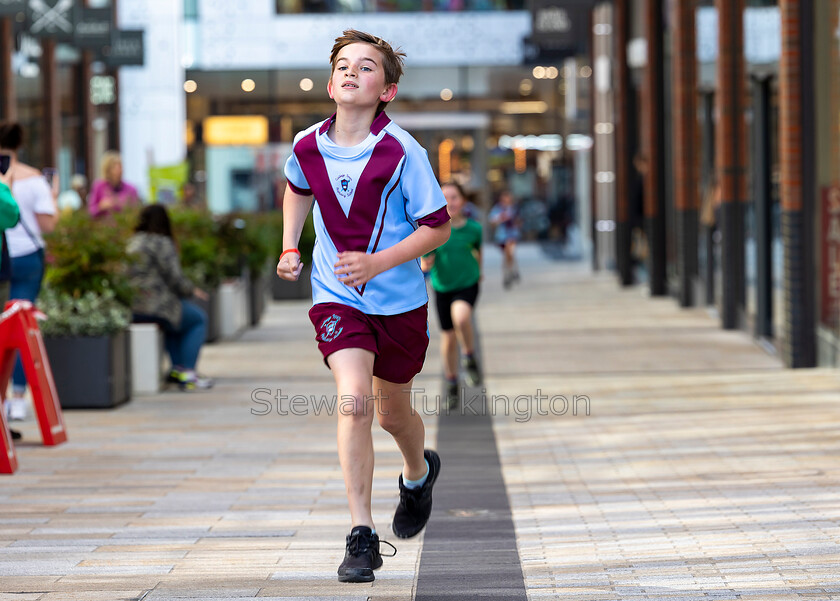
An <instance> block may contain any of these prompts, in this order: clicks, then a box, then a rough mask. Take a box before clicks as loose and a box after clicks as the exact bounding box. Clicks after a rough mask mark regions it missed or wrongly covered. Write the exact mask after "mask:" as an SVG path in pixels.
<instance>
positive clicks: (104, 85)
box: [90, 75, 117, 105]
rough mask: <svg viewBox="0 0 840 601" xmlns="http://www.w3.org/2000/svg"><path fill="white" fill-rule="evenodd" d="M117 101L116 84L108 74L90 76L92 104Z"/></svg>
mask: <svg viewBox="0 0 840 601" xmlns="http://www.w3.org/2000/svg"><path fill="white" fill-rule="evenodd" d="M116 101H117V85H116V83H115V81H114V78H113V77H111V76H110V75H94V76H93V77H91V78H90V103H91V104H93V105H100V104H114V103H115V102H116Z"/></svg>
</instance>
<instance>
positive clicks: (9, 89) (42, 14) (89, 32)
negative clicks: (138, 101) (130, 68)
mask: <svg viewBox="0 0 840 601" xmlns="http://www.w3.org/2000/svg"><path fill="white" fill-rule="evenodd" d="M77 4H80V3H72V2H71V3H69V4H68V3H56V2H31V1H27V0H21V1H8V2H3V3H2V4H0V64H1V65H2V69H0V73H1V74H2V76H1V77H0V78H1V79H2V81H1V82H0V83H1V84H2V88H3V94H2V103H0V111H2V118H3V119H5V120H13V121H18V122H19V123H20V124H21V125H22V126H23V129H24V146H23V147H22V148H21V150H20V158H21V160H23V161H24V162H26V163H29V164H31V165H33V166H36V167H40V168H45V169H47V168H48V169H55V170H56V171H57V172H58V174H59V176H60V178H61V184H62V188H63V189H67V187H68V186H69V182H70V179H71V177H72V176H73V175H74V174H82V175H85V176H87V177H88V178H95V177H97V176H98V172H97V167H98V157H99V156H101V155H102V153H103V152H105V151H106V150H108V149H110V148H117V147H118V146H119V119H118V104H117V101H118V96H117V91H118V76H117V66H118V65H120V64H125V63H124V62H121V61H120V60H119V57H118V56H117V55H118V52H117V51H116V49H117V47H118V46H119V43H118V40H119V36H120V32H119V30H117V28H116V27H115V26H114V22H115V16H114V11H113V10H112V9H111V7H110V0H89V1H88V2H87V6H84V7H83V6H80V5H77ZM112 49H114V52H113V53H111V54H109V51H110V50H112ZM112 58H113V59H117V60H115V61H112ZM123 58H125V57H123ZM135 58H136V57H135ZM139 58H140V60H142V55H141V56H140V57H139Z"/></svg>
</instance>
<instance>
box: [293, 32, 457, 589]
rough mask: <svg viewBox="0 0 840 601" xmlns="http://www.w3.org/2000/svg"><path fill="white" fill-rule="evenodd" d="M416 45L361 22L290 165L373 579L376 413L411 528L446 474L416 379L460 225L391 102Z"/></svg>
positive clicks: (361, 565)
mask: <svg viewBox="0 0 840 601" xmlns="http://www.w3.org/2000/svg"><path fill="white" fill-rule="evenodd" d="M404 56H405V55H404V53H402V52H400V51H398V50H394V49H393V48H392V47H391V46H390V45H389V44H388V43H387V42H385V41H384V40H382V39H380V38H378V37H376V36H373V35H370V34H367V33H363V32H360V31H355V30H347V31H345V32H344V34H343V35H342V36H341V37H339V38H337V39H336V41H335V45H334V46H333V49H332V53H331V55H330V64H331V66H332V73H331V75H330V80H329V83H328V84H327V91H328V93H329V95H330V98H332V99H333V100H334V101H335V103H336V112H335V114H334V115H333V116H332V117H330V118H328V119H326V120H324V121H322V122H320V123H316V124H315V125H313V126H311V127H310V128H308V129H306V130H304V131H303V132H301V133H299V134H298V135H297V136H296V137H295V140H294V145H293V150H292V155H291V156H290V157H289V159H288V161H287V162H286V167H285V173H286V178H287V180H288V183H289V186H288V188H287V190H286V194H285V197H284V199H283V248H284V251H283V253H282V254H281V255H280V260H279V262H278V264H277V275H278V276H280V277H281V278H283V279H286V280H297V278H298V277H299V276H300V273H301V269H302V267H303V265H302V264H301V262H300V253H299V252H298V251H297V250H296V248H295V247H296V246H297V243H298V241H299V239H300V234H301V231H302V229H303V224H304V221H305V219H306V216H307V214H308V213H309V209H310V207H311V206H312V200H313V196H314V198H315V199H316V200H317V202H316V203H315V209H314V220H315V229H316V244H315V249H314V251H313V257H312V263H313V265H312V296H313V307H312V309H311V310H310V311H309V317H310V319H311V321H312V324H313V326H314V327H315V330H316V340H317V341H318V347H319V349H320V350H321V353H322V354H323V356H324V361H325V362H326V364H327V366H328V367H329V368H330V369H331V370H332V372H333V376H334V378H335V381H336V387H337V389H338V398H339V399H340V400H341V407H339V411H338V457H339V462H340V464H341V470H342V473H343V475H344V483H345V487H346V489H347V500H348V505H349V508H350V517H351V521H352V528H351V531H350V534H349V535H348V536H347V540H346V551H345V555H344V561H343V562H342V563H341V565H340V566H339V568H338V579H339V580H340V581H342V582H370V581H372V580H373V579H374V574H373V570H375V569H377V568H379V567H380V566H381V565H382V557H381V555H380V553H379V537H378V535H377V533H376V529H375V526H374V523H373V517H372V515H371V487H372V482H373V462H374V456H373V440H372V436H371V425H372V422H373V415H374V413H376V415H377V418H378V421H379V424H380V426H381V427H382V428H384V429H385V430H386V431H387V432H389V433H390V434H391V435H392V436H393V437H394V440H395V441H396V443H397V446H398V447H399V449H400V452H401V453H402V457H403V470H402V474H401V475H400V477H399V480H398V485H399V492H400V502H399V505H398V506H397V509H396V512H395V514H394V518H393V522H392V524H391V528H392V530H393V532H394V534H396V535H397V536H398V537H400V538H409V537H412V536H415V535H416V534H418V533H419V532H420V531H421V530H422V529H423V527H424V526H425V525H426V522H427V521H428V519H429V515H430V514H431V510H432V487H433V486H434V483H435V480H436V479H437V477H438V474H439V473H440V458H439V457H438V455H437V453H436V452H434V451H432V450H429V449H425V450H424V438H425V430H424V427H423V421H422V419H421V418H420V415H419V414H417V413H415V412H414V411H413V409H412V407H411V404H410V389H411V384H412V381H413V379H414V376H415V375H416V374H417V373H419V371H420V369H421V368H422V367H423V361H424V359H425V355H426V349H427V347H428V344H429V336H428V326H427V305H428V297H427V295H426V285H425V281H424V279H423V273H422V271H421V270H420V261H419V257H421V256H422V255H424V254H426V253H428V252H430V251H431V250H433V249H435V248H437V247H438V246H440V245H441V244H443V243H444V242H446V240H447V239H448V238H449V229H450V226H449V215H448V214H447V212H446V200H445V199H444V197H443V195H442V194H441V191H440V188H439V187H438V185H437V182H436V180H435V177H434V174H433V172H432V168H431V166H430V165H429V161H428V158H427V156H426V152H425V150H423V148H422V147H421V146H420V145H419V144H418V143H417V142H416V141H415V140H414V138H412V137H411V136H410V135H409V134H408V133H406V132H405V131H404V130H403V129H401V128H400V127H398V126H397V125H396V124H395V123H393V122H392V121H391V120H390V119H389V118H388V116H387V115H386V114H385V113H384V112H383V109H384V108H385V106H386V105H387V103H388V102H390V101H391V100H393V99H394V97H395V96H396V94H397V82H398V81H399V78H400V76H401V75H402V60H403V57H404ZM348 399H350V400H351V402H350V403H349V406H348V402H347V400H348Z"/></svg>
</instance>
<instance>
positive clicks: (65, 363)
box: [38, 287, 131, 409]
mask: <svg viewBox="0 0 840 601" xmlns="http://www.w3.org/2000/svg"><path fill="white" fill-rule="evenodd" d="M38 307H39V308H40V309H41V310H42V311H43V312H44V313H45V314H46V315H47V320H46V321H44V322H43V323H42V324H41V331H42V334H43V338H44V346H45V347H46V351H47V356H48V357H49V359H50V367H51V369H52V374H53V379H54V381H55V387H56V391H57V392H58V398H59V400H60V402H61V406H62V407H63V408H65V409H94V408H108V407H115V406H117V405H119V404H121V403H124V402H126V401H127V400H128V399H129V398H130V396H131V367H130V366H131V362H130V360H129V348H128V327H129V325H130V324H131V310H130V309H129V308H128V307H126V306H125V305H124V304H122V303H121V302H119V300H117V296H116V293H115V292H114V291H113V290H110V289H106V290H104V291H102V292H99V293H97V292H93V291H89V292H86V293H84V294H82V295H81V296H79V297H73V296H71V295H70V294H67V293H66V292H58V291H57V290H55V289H54V288H50V287H45V288H44V290H43V291H42V293H41V296H40V298H39V300H38Z"/></svg>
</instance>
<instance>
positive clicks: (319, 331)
mask: <svg viewBox="0 0 840 601" xmlns="http://www.w3.org/2000/svg"><path fill="white" fill-rule="evenodd" d="M427 309H428V305H423V306H422V307H417V308H416V309H413V310H411V311H408V312H407V313H399V314H398V315H367V314H366V313H362V312H361V311H359V310H358V309H355V308H353V307H348V306H347V305H342V304H340V303H319V304H317V305H315V306H313V307H312V308H311V309H310V310H309V319H310V320H311V321H312V325H314V326H315V340H317V341H318V348H319V349H320V350H321V354H322V355H324V363H327V357H329V356H330V355H332V354H333V353H334V352H336V351H339V350H341V349H346V348H360V349H365V350H368V351H370V352H372V353H373V354H374V355H375V359H374V361H373V375H374V376H376V377H377V378H381V379H383V380H386V381H388V382H394V383H395V384H405V383H406V382H410V381H411V379H412V378H414V376H416V375H417V374H418V373H420V370H421V369H423V361H425V359H426V349H427V348H428V347H429V325H428V311H427ZM327 367H329V363H327Z"/></svg>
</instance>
